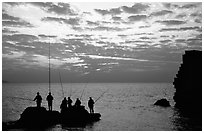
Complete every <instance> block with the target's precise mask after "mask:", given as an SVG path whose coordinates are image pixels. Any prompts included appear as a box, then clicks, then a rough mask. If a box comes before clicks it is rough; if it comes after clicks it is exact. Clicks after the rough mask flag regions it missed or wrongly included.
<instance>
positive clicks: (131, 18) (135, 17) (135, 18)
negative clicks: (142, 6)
mask: <svg viewBox="0 0 204 133" xmlns="http://www.w3.org/2000/svg"><path fill="white" fill-rule="evenodd" d="M146 18H147V15H133V16H129V17H128V19H129V21H131V22H135V21H141V20H145V19H146Z"/></svg>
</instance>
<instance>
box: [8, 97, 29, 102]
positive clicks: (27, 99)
mask: <svg viewBox="0 0 204 133" xmlns="http://www.w3.org/2000/svg"><path fill="white" fill-rule="evenodd" d="M8 98H11V99H13V98H15V99H20V100H26V101H32V102H33V100H32V99H29V98H22V97H8Z"/></svg>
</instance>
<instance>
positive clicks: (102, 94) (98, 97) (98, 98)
mask: <svg viewBox="0 0 204 133" xmlns="http://www.w3.org/2000/svg"><path fill="white" fill-rule="evenodd" d="M108 90H109V89H107V90H106V91H104V92H103V93H102V94H101V95H100V96H99V97H98V98H97V99H96V100H95V103H96V102H97V101H98V100H99V99H100V98H101V97H102V96H103V95H104V94H105V93H106V92H107V91H108Z"/></svg>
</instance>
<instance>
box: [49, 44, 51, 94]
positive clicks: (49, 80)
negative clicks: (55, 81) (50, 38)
mask: <svg viewBox="0 0 204 133" xmlns="http://www.w3.org/2000/svg"><path fill="white" fill-rule="evenodd" d="M49 92H51V88H50V43H49Z"/></svg>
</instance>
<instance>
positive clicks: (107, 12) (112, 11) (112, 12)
mask: <svg viewBox="0 0 204 133" xmlns="http://www.w3.org/2000/svg"><path fill="white" fill-rule="evenodd" d="M94 10H95V11H96V12H97V13H99V14H101V15H118V14H121V12H122V11H121V9H120V8H111V9H110V10H103V9H94Z"/></svg>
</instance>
